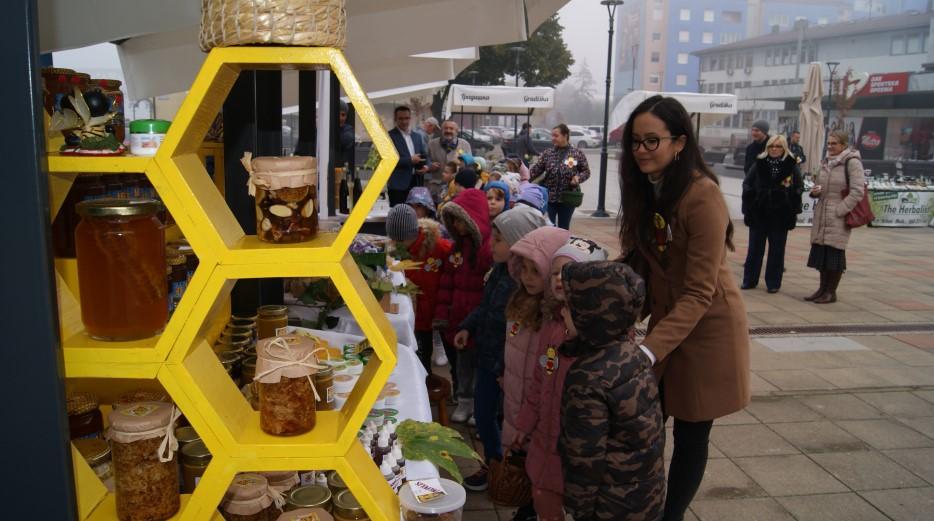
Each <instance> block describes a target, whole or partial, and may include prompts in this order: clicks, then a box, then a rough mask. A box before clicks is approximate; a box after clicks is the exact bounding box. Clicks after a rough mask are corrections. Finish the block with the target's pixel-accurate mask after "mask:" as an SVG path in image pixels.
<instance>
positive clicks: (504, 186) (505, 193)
mask: <svg viewBox="0 0 934 521" xmlns="http://www.w3.org/2000/svg"><path fill="white" fill-rule="evenodd" d="M490 188H499V189H500V190H501V191H502V192H503V201H504V202H505V203H506V205H505V206H503V208H504V209H506V210H508V209H509V196H510V195H511V194H510V189H509V185H508V184H506V183H504V182H503V181H490V182H489V183H487V184H486V186H484V187H483V191H484V192H489V191H490Z"/></svg>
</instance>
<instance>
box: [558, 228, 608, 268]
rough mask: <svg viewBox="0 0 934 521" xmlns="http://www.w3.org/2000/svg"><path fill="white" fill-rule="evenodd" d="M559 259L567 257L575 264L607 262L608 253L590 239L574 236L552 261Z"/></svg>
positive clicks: (559, 249)
mask: <svg viewBox="0 0 934 521" xmlns="http://www.w3.org/2000/svg"><path fill="white" fill-rule="evenodd" d="M558 257H567V258H569V259H571V260H572V261H574V262H590V261H605V260H606V259H607V252H606V250H604V249H603V248H601V247H600V245H599V244H597V243H595V242H593V241H592V240H590V239H584V238H582V237H574V236H573V235H572V236H571V238H570V239H568V243H567V244H565V245H564V246H562V247H560V248H558V251H556V252H555V254H554V255H553V256H552V260H554V259H557V258H558Z"/></svg>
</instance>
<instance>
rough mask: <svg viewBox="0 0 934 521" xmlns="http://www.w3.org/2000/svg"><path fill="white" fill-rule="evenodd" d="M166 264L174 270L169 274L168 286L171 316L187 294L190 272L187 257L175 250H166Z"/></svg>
mask: <svg viewBox="0 0 934 521" xmlns="http://www.w3.org/2000/svg"><path fill="white" fill-rule="evenodd" d="M165 262H166V264H168V265H169V268H171V270H172V271H170V272H167V274H168V278H169V281H168V282H169V283H168V286H167V288H168V292H169V315H171V314H172V313H174V312H175V308H177V307H178V303H179V302H180V301H181V300H182V295H184V294H185V289H186V288H187V287H188V271H187V267H186V266H185V255H184V254H183V253H181V252H179V251H178V250H176V249H175V248H166V249H165Z"/></svg>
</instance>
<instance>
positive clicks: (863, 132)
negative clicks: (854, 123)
mask: <svg viewBox="0 0 934 521" xmlns="http://www.w3.org/2000/svg"><path fill="white" fill-rule="evenodd" d="M887 125H888V121H887V120H886V118H863V124H862V125H860V129H859V139H858V140H857V141H856V146H857V147H859V153H860V155H861V156H862V158H863V159H879V160H882V159H885V153H884V152H885V134H886V126H887Z"/></svg>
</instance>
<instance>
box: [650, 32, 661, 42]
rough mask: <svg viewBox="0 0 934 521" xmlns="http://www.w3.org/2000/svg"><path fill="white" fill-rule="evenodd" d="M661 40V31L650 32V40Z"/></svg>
mask: <svg viewBox="0 0 934 521" xmlns="http://www.w3.org/2000/svg"><path fill="white" fill-rule="evenodd" d="M661 40H662V33H652V41H653V42H659V41H661Z"/></svg>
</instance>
